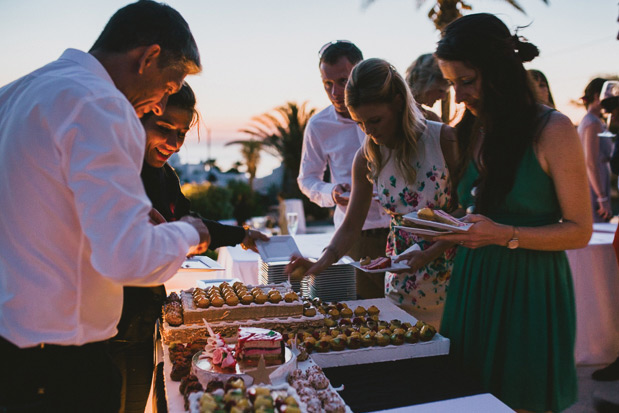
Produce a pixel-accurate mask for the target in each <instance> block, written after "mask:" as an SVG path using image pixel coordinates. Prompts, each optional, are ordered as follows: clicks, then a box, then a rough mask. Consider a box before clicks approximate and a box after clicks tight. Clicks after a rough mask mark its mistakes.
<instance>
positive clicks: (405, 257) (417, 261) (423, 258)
mask: <svg viewBox="0 0 619 413" xmlns="http://www.w3.org/2000/svg"><path fill="white" fill-rule="evenodd" d="M432 259H433V258H432V257H431V256H429V254H428V253H427V252H426V251H420V250H416V251H410V252H404V253H402V254H400V255H398V256H396V257H395V258H394V259H393V262H403V263H404V264H406V265H408V266H409V267H410V269H408V268H405V269H402V270H395V271H391V272H395V273H401V272H415V271H417V270H418V269H420V268H422V267H425V266H426V265H428V263H429V262H430V261H432Z"/></svg>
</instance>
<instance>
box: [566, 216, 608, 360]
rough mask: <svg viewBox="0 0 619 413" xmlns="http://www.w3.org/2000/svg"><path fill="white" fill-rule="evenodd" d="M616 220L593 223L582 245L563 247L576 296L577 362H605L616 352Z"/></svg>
mask: <svg viewBox="0 0 619 413" xmlns="http://www.w3.org/2000/svg"><path fill="white" fill-rule="evenodd" d="M616 228H617V225H616V224H608V223H606V224H595V225H594V229H595V232H594V233H593V236H592V237H591V240H590V241H589V245H588V246H587V247H586V248H581V249H578V250H569V251H567V257H568V260H569V262H570V267H571V269H572V277H573V279H574V295H575V298H576V348H575V358H576V363H577V364H608V363H611V362H612V361H614V360H615V359H616V358H617V356H618V355H619V300H618V299H617V297H619V267H618V266H617V260H616V258H615V252H614V249H613V246H612V242H613V238H614V230H615V229H616Z"/></svg>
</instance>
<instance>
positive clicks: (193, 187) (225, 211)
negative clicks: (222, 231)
mask: <svg viewBox="0 0 619 413" xmlns="http://www.w3.org/2000/svg"><path fill="white" fill-rule="evenodd" d="M181 190H182V192H183V194H184V195H185V196H186V197H187V199H189V200H190V201H191V210H192V211H195V212H197V213H198V214H200V215H201V216H203V217H204V218H208V219H213V220H215V221H219V220H222V219H230V218H232V211H233V207H232V203H231V202H230V198H231V194H230V191H229V190H228V189H227V188H224V187H220V186H217V185H213V184H211V183H210V182H208V181H205V182H201V183H191V184H185V185H183V186H182V187H181Z"/></svg>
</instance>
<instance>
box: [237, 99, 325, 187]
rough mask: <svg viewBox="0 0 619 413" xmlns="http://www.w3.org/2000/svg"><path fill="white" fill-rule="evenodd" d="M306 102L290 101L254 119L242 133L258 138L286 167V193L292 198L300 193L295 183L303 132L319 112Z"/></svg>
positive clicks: (265, 148) (284, 185) (299, 162)
mask: <svg viewBox="0 0 619 413" xmlns="http://www.w3.org/2000/svg"><path fill="white" fill-rule="evenodd" d="M306 105H307V102H304V103H302V104H301V105H298V104H297V103H295V102H288V103H286V104H285V105H283V106H279V107H277V108H275V109H274V113H264V114H262V115H260V116H256V117H254V118H253V119H252V124H250V126H249V127H248V128H245V129H241V130H240V132H243V133H247V134H248V135H250V136H252V137H255V138H259V139H260V141H261V142H262V144H263V145H264V150H266V151H267V152H269V153H271V154H272V155H274V156H276V157H278V158H280V159H281V160H282V163H283V164H284V182H283V183H282V185H283V190H284V192H285V193H287V194H290V195H296V194H300V191H299V187H298V185H297V183H296V178H297V175H298V174H299V166H300V164H301V148H302V146H303V132H304V131H305V126H306V125H307V122H308V121H309V119H310V118H311V117H312V115H313V114H314V112H315V111H316V109H307V108H306Z"/></svg>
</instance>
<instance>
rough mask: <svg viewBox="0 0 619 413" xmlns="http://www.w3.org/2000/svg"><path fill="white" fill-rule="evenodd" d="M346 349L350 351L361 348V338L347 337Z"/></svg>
mask: <svg viewBox="0 0 619 413" xmlns="http://www.w3.org/2000/svg"><path fill="white" fill-rule="evenodd" d="M347 345H348V348H350V349H353V350H354V349H358V348H360V347H361V337H359V336H352V335H351V336H350V337H348V344H347Z"/></svg>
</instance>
